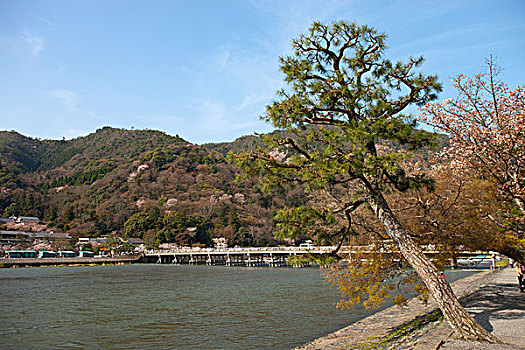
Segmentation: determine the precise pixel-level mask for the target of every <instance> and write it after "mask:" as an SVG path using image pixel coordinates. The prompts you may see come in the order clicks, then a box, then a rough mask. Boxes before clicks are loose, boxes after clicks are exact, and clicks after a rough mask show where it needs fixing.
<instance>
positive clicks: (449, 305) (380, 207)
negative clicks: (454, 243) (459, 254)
mask: <svg viewBox="0 0 525 350" xmlns="http://www.w3.org/2000/svg"><path fill="white" fill-rule="evenodd" d="M369 203H370V205H371V206H372V209H373V211H374V213H375V214H376V216H377V218H378V219H379V220H380V222H381V223H382V224H383V226H384V228H385V231H386V232H387V234H388V235H389V236H390V237H391V238H392V240H393V241H394V243H395V244H396V245H397V247H398V248H399V250H400V252H401V254H403V257H404V258H405V259H406V260H407V261H408V263H409V264H410V265H411V266H412V268H413V269H414V270H415V271H416V273H417V274H418V275H419V277H421V279H422V280H423V282H424V283H425V285H426V286H427V288H428V290H429V292H430V294H431V295H432V296H433V297H434V299H435V300H436V302H437V304H438V306H439V308H440V309H441V311H442V312H443V315H444V316H445V318H446V319H447V321H448V323H449V324H450V325H451V326H452V328H453V329H454V330H455V331H456V334H457V335H458V336H459V337H460V338H463V339H468V340H477V341H480V340H481V341H488V342H491V343H500V342H501V341H500V340H499V339H497V338H496V337H494V336H493V335H492V334H490V333H489V332H488V331H487V330H486V329H484V328H483V327H482V326H481V325H480V324H479V323H477V322H476V320H474V318H472V316H470V315H469V314H468V312H467V311H466V310H465V309H464V308H463V306H462V305H461V304H460V303H459V300H458V299H457V298H456V296H455V295H454V292H453V291H452V288H451V287H450V285H449V284H448V282H447V281H445V279H444V278H443V276H442V275H441V273H440V272H439V271H438V269H437V268H436V267H435V266H434V264H433V263H432V262H431V261H430V260H429V259H428V258H427V257H426V256H425V255H424V254H423V251H422V250H421V249H420V248H419V247H418V246H417V245H416V244H415V242H414V241H413V240H412V238H411V237H410V236H409V235H408V233H407V232H406V231H405V230H404V229H403V227H402V226H401V224H400V223H399V221H398V220H397V218H396V217H395V215H394V213H393V212H392V210H391V209H390V206H389V205H388V203H387V202H386V200H385V198H384V197H383V195H382V194H381V193H377V192H376V193H374V194H373V195H372V196H371V198H370V199H369Z"/></svg>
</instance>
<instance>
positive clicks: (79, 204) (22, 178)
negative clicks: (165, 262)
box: [0, 127, 446, 246]
mask: <svg viewBox="0 0 525 350" xmlns="http://www.w3.org/2000/svg"><path fill="white" fill-rule="evenodd" d="M274 133H280V131H275V132H274ZM440 142H441V143H442V144H443V143H445V142H446V138H443V137H442V138H441V140H440ZM258 145H260V141H259V139H258V138H257V137H256V136H253V135H252V136H244V137H240V138H238V139H237V140H235V141H233V142H227V143H218V144H206V145H202V146H198V145H193V144H191V143H189V142H187V141H185V140H183V139H181V138H179V137H174V136H170V135H167V134H165V133H163V132H160V131H153V130H123V129H115V128H109V127H105V128H102V129H99V130H97V131H96V132H94V133H92V134H90V135H87V136H85V137H79V138H76V139H73V140H60V141H53V140H38V139H32V138H28V137H25V136H23V135H20V134H18V133H16V132H0V216H10V215H24V216H37V217H39V218H41V219H43V220H44V222H46V223H48V227H49V228H50V229H51V228H52V229H54V230H56V231H68V232H69V233H71V234H73V235H75V234H76V235H80V236H99V235H103V234H108V233H117V234H121V235H127V236H132V237H140V238H143V239H145V240H146V241H147V242H148V243H149V244H151V245H154V244H159V243H163V242H176V243H179V244H202V245H209V244H210V243H211V239H212V238H215V237H224V238H226V240H227V242H228V243H229V244H230V245H241V246H242V245H267V244H278V243H280V242H278V241H276V240H275V239H274V238H273V232H274V230H275V223H274V221H273V215H274V213H275V211H276V210H277V209H278V208H280V207H282V206H283V205H300V204H302V203H304V201H305V198H304V196H303V195H302V193H301V191H300V189H296V190H289V191H288V192H280V193H274V194H272V195H268V194H263V193H261V192H260V191H259V190H257V188H256V187H255V185H256V184H257V179H256V178H254V179H250V180H244V181H236V178H237V175H238V170H237V169H236V168H235V167H234V166H233V165H232V164H230V162H229V161H228V160H227V159H226V155H227V154H228V153H230V152H232V153H237V152H240V151H242V150H247V149H250V148H254V147H256V146H258ZM430 154H433V151H431V150H426V151H425V150H424V151H423V152H420V153H419V154H418V157H419V158H420V159H423V160H425V159H427V158H428V157H429V155H430Z"/></svg>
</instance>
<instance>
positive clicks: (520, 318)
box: [439, 268, 525, 350]
mask: <svg viewBox="0 0 525 350" xmlns="http://www.w3.org/2000/svg"><path fill="white" fill-rule="evenodd" d="M462 304H464V305H465V307H466V309H467V310H468V311H469V313H470V314H471V315H473V316H474V318H475V319H476V321H478V322H479V323H480V324H481V325H482V326H483V327H484V328H485V329H487V330H488V331H490V332H491V333H492V334H494V335H495V336H496V337H498V338H499V339H501V340H503V341H504V342H506V343H508V345H500V344H494V345H490V344H486V343H477V342H467V341H460V340H457V339H455V338H454V334H452V336H451V337H450V338H448V340H447V341H445V343H444V344H443V345H442V346H441V347H439V349H440V350H463V349H480V350H481V349H498V350H500V349H501V350H503V349H525V293H521V292H520V291H519V288H518V281H517V278H516V274H515V273H514V270H513V269H512V268H505V269H504V270H503V271H501V272H499V273H497V274H496V275H495V278H494V280H492V281H491V282H489V283H488V284H487V285H486V286H484V287H482V288H481V289H479V290H478V291H477V292H475V293H473V294H472V295H470V296H469V297H468V298H466V299H465V300H464V302H462Z"/></svg>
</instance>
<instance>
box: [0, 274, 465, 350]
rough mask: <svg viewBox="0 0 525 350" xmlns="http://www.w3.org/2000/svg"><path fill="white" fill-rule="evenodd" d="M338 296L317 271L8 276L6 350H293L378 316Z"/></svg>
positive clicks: (1, 335) (0, 311)
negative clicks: (347, 307) (342, 304)
mask: <svg viewBox="0 0 525 350" xmlns="http://www.w3.org/2000/svg"><path fill="white" fill-rule="evenodd" d="M447 274H448V277H449V278H450V279H451V280H452V279H457V278H459V277H464V276H466V275H468V274H471V272H466V271H451V272H450V273H449V272H447ZM337 299H338V295H337V292H336V291H335V290H333V289H330V288H329V287H328V286H327V285H326V284H324V283H323V279H322V277H321V275H320V270H319V269H313V268H312V269H310V268H303V269H292V268H245V267H220V266H175V265H147V264H137V265H117V266H77V267H46V268H15V269H0V349H289V348H292V347H294V346H298V345H300V344H303V343H306V342H308V341H310V340H313V339H315V338H317V337H319V336H323V335H326V334H328V333H330V332H333V331H335V330H337V329H339V328H341V327H343V326H345V325H348V324H350V323H352V322H355V321H357V320H359V319H361V318H363V317H365V316H366V315H369V314H371V313H372V312H374V311H372V310H363V309H362V308H359V307H358V308H355V309H353V310H351V311H341V310H337V309H335V308H334V307H333V305H332V304H333V303H334V302H335V301H337Z"/></svg>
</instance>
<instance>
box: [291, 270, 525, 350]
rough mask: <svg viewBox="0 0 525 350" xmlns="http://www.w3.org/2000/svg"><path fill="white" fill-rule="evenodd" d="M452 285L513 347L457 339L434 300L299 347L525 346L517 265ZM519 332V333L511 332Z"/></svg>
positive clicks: (457, 349)
mask: <svg viewBox="0 0 525 350" xmlns="http://www.w3.org/2000/svg"><path fill="white" fill-rule="evenodd" d="M452 288H453V289H454V292H455V293H456V295H458V297H459V298H460V299H461V300H462V304H464V305H465V306H466V307H467V310H468V311H469V312H471V313H472V314H473V316H474V317H475V318H476V319H477V320H478V322H480V323H481V324H482V325H483V326H484V327H486V328H487V329H488V330H489V331H491V332H493V333H494V334H495V335H496V336H498V337H500V338H501V339H503V340H505V341H506V342H509V343H511V345H500V344H498V345H495V347H492V348H491V347H490V346H491V345H488V344H485V343H475V342H462V341H459V340H456V339H455V338H454V335H453V330H452V329H451V328H450V326H449V325H448V323H446V321H445V320H444V319H443V316H442V315H441V313H440V312H439V310H438V309H437V306H436V303H435V301H434V300H432V299H430V300H429V303H428V304H427V305H426V306H424V305H422V304H421V303H420V302H419V301H418V300H417V299H413V300H410V301H409V302H408V304H407V306H405V307H400V306H397V305H395V306H392V307H390V308H388V309H385V310H383V311H380V312H378V313H376V314H374V315H372V316H370V317H367V318H365V319H363V320H361V321H358V322H356V323H354V324H351V325H349V326H348V327H345V328H343V329H341V330H339V331H337V332H334V333H332V334H329V335H327V336H325V337H322V338H318V339H316V340H314V341H312V342H311V343H309V344H306V345H303V346H301V347H298V348H296V350H313V349H330V350H336V349H337V350H338V349H419V350H430V349H432V350H435V349H445V350H463V349H509V350H510V349H522V347H520V345H519V344H525V339H524V338H523V337H524V334H523V332H522V330H523V329H525V311H524V310H525V305H524V301H525V298H523V294H521V293H519V290H518V286H517V281H516V278H515V276H514V272H513V270H512V269H510V268H505V269H502V270H499V271H497V272H495V273H493V274H491V273H490V272H489V271H485V272H481V273H477V274H475V275H472V276H469V277H466V278H463V279H461V280H458V281H456V282H454V283H452ZM520 294H521V295H520ZM509 296H510V299H509ZM480 301H483V303H482V305H480ZM513 305H514V306H513ZM514 309H517V311H516V310H514ZM514 311H516V312H514ZM500 315H501V316H500ZM494 321H496V323H495V324H497V325H498V326H497V327H496V326H495V324H493V323H494ZM515 323H516V324H518V323H519V326H515V325H514V324H515ZM516 327H517V328H516ZM496 330H497V331H496ZM513 330H514V332H515V334H514V335H513V336H511V335H509V334H510V333H513Z"/></svg>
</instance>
